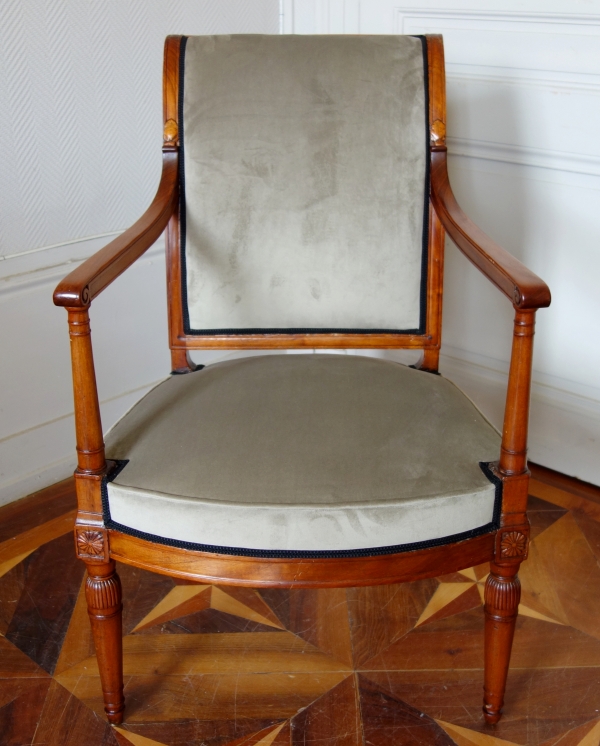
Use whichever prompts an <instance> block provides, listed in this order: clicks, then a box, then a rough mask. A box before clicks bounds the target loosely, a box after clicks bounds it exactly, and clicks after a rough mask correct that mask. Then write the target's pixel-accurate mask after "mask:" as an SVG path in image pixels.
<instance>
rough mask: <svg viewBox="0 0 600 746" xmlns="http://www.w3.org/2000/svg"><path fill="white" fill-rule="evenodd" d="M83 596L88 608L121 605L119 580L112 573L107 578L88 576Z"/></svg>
mask: <svg viewBox="0 0 600 746" xmlns="http://www.w3.org/2000/svg"><path fill="white" fill-rule="evenodd" d="M85 598H86V601H87V603H88V607H89V608H90V609H98V610H103V611H104V610H106V609H114V608H116V607H118V606H120V605H121V581H120V580H119V576H118V575H117V574H116V573H114V574H113V575H110V576H109V577H107V578H99V577H90V576H88V579H87V582H86V584H85Z"/></svg>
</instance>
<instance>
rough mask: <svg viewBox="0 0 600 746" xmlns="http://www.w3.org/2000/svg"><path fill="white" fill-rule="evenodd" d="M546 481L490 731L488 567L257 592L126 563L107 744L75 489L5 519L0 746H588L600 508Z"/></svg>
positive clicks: (597, 715)
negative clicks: (119, 700) (403, 580)
mask: <svg viewBox="0 0 600 746" xmlns="http://www.w3.org/2000/svg"><path fill="white" fill-rule="evenodd" d="M536 473H537V474H538V476H539V477H540V478H541V479H544V478H545V477H544V472H543V471H540V470H538V471H537V472H536ZM548 481H550V484H548V483H544V482H543V481H539V480H535V481H533V482H532V487H531V494H532V496H531V502H530V509H531V512H530V519H531V523H532V527H533V537H534V538H533V542H532V545H531V552H530V559H529V560H528V561H527V562H526V563H525V564H524V565H523V567H522V572H521V574H520V577H521V583H522V585H523V598H522V605H521V609H520V611H521V616H520V618H519V621H518V626H517V632H516V636H515V644H514V649H513V657H512V665H511V671H510V674H509V682H508V695H507V701H506V705H505V715H504V719H503V720H502V722H501V723H500V724H499V725H498V726H496V727H490V726H486V725H484V723H483V719H482V716H481V697H482V680H483V679H482V669H481V666H482V660H483V612H482V605H481V598H482V592H483V583H484V581H485V578H486V574H487V572H488V568H487V567H486V566H479V567H473V568H470V569H468V570H464V571H463V572H461V573H456V574H453V575H447V576H443V577H440V578H437V579H435V580H425V581H419V582H415V583H409V584H405V585H397V586H388V587H379V588H364V589H350V590H293V591H288V590H270V591H260V592H257V591H252V590H248V589H244V590H239V589H232V588H226V587H209V586H204V585H192V584H186V583H181V582H178V581H173V580H171V579H169V578H166V577H161V576H158V575H152V574H150V573H148V572H144V571H140V570H136V569H133V568H130V567H127V566H121V567H120V568H119V572H120V575H121V579H122V582H123V593H124V603H125V611H124V634H125V639H124V649H125V694H126V698H127V710H126V713H125V716H126V717H125V722H124V724H123V726H121V727H119V728H111V727H110V726H109V725H108V724H107V723H106V720H105V718H104V715H103V711H102V701H101V694H100V684H99V679H98V670H97V666H96V660H95V657H94V653H93V645H92V642H91V639H90V630H89V624H88V620H87V613H86V608H85V600H84V596H83V590H82V588H83V574H84V568H83V565H82V564H81V563H80V562H79V561H77V560H76V559H75V556H74V552H73V539H72V534H71V527H72V521H73V515H74V497H73V493H72V485H71V482H70V481H67V482H64V483H61V484H60V485H57V486H55V487H54V488H50V489H49V490H46V491H44V492H43V493H39V494H38V495H35V496H33V497H31V498H27V499H26V500H23V501H20V502H19V503H14V504H12V505H9V506H6V507H5V508H2V509H1V510H0V633H1V634H0V742H1V743H2V744H3V745H4V746H8V745H9V744H10V745H11V746H16V745H17V744H18V745H19V746H20V745H22V744H36V745H38V746H41V745H42V744H44V746H50V745H54V744H56V745H58V744H60V746H67V745H71V744H72V745H73V746H84V745H85V746H96V744H98V745H99V744H110V745H111V746H116V745H117V744H119V745H120V746H130V744H135V745H137V746H151V744H164V745H168V746H200V744H204V745H205V746H234V745H235V746H283V745H284V744H285V745H286V746H291V745H293V746H296V745H297V744H303V745H305V746H308V745H309V744H314V746H359V745H360V746H363V745H364V746H390V745H393V746H405V745H406V746H409V745H410V746H413V745H415V746H417V745H420V744H435V746H446V745H448V744H457V745H458V746H469V745H471V744H478V745H480V746H494V745H495V746H500V745H509V744H521V745H522V746H524V745H525V744H527V745H528V746H529V745H531V746H534V745H535V746H538V745H539V746H598V744H599V743H600V564H599V560H600V491H597V490H594V489H591V488H586V487H585V486H579V487H578V485H577V483H571V482H569V481H568V480H563V481H562V482H561V481H560V479H559V480H558V481H557V480H556V479H554V480H552V479H550V480H549V479H548V477H547V475H546V482H548ZM579 484H580V483H579Z"/></svg>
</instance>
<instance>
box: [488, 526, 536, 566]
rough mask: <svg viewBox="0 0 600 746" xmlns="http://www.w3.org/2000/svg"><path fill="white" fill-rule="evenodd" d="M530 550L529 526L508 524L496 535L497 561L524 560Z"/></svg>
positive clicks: (505, 562)
mask: <svg viewBox="0 0 600 746" xmlns="http://www.w3.org/2000/svg"><path fill="white" fill-rule="evenodd" d="M528 550H529V526H528V525H524V526H506V527H504V528H501V529H500V531H498V533H497V535H496V562H498V563H499V564H507V563H512V562H516V561H518V562H522V561H523V560H524V559H526V558H527V553H528Z"/></svg>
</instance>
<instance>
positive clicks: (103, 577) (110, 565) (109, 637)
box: [85, 561, 125, 725]
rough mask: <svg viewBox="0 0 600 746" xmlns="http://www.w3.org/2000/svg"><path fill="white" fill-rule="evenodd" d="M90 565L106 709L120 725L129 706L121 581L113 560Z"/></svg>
mask: <svg viewBox="0 0 600 746" xmlns="http://www.w3.org/2000/svg"><path fill="white" fill-rule="evenodd" d="M86 566H87V571H88V578H87V582H86V586H85V597H86V600H87V606H88V614H89V615H90V622H91V625H92V633H93V636H94V645H95V646H96V657H97V659H98V668H99V670H100V681H101V682H102V692H103V695H104V710H105V712H106V714H107V716H108V720H109V722H111V723H113V724H115V725H118V724H119V723H121V722H122V721H123V710H124V709H125V700H124V697H123V637H122V622H121V617H122V609H123V604H122V603H121V581H120V580H119V576H118V575H117V573H116V570H115V563H114V562H113V561H109V562H107V563H105V564H97V563H92V562H86Z"/></svg>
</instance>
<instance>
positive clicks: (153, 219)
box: [54, 151, 178, 308]
mask: <svg viewBox="0 0 600 746" xmlns="http://www.w3.org/2000/svg"><path fill="white" fill-rule="evenodd" d="M177 200H178V189H177V152H176V151H167V152H163V170H162V177H161V180H160V184H159V186H158V191H157V192H156V196H155V198H154V201H153V202H152V204H151V205H150V207H149V208H148V209H147V210H146V212H145V213H144V214H143V215H142V217H141V218H140V219H139V220H138V221H137V222H136V223H134V225H132V226H131V228H129V229H128V230H126V231H125V232H124V233H122V234H121V235H120V236H119V237H118V238H115V240H114V241H111V242H110V243H109V244H108V245H107V246H105V247H104V248H103V249H100V251H98V252H96V254H94V255H93V256H91V257H90V258H89V259H87V260H86V261H85V262H83V264H81V265H79V267H77V269H74V270H73V272H71V273H70V274H68V275H67V276H66V277H65V279H64V280H62V282H60V283H59V285H58V287H57V288H56V290H55V291H54V303H55V305H57V306H66V307H68V308H86V307H87V306H89V304H90V303H91V302H92V299H93V298H95V297H96V296H97V295H98V294H99V293H101V292H102V290H104V288H106V287H107V286H108V285H110V283H111V282H112V281H113V280H115V279H116V278H117V277H118V276H119V275H120V274H122V273H123V272H124V271H125V270H126V269H127V268H128V267H129V266H131V265H132V264H133V262H135V260H136V259H138V258H139V257H140V256H141V255H142V254H143V253H144V252H145V251H146V250H147V249H149V248H150V246H152V244H153V243H154V242H155V241H156V240H157V239H158V237H159V236H160V234H161V233H162V232H163V231H164V229H165V228H166V226H167V223H168V222H169V219H170V217H171V215H173V212H174V211H175V209H176V206H177Z"/></svg>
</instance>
